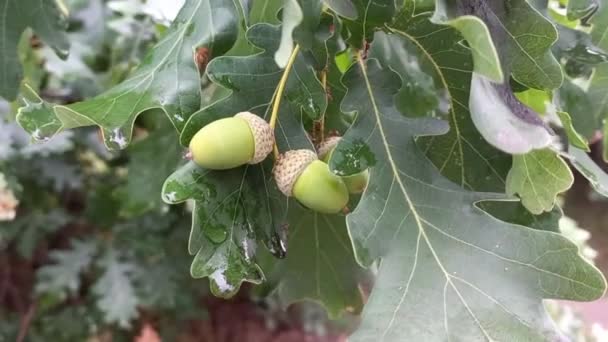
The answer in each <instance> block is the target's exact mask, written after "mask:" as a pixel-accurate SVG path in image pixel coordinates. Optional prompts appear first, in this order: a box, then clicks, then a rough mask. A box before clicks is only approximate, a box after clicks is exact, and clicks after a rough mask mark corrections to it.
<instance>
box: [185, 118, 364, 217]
mask: <svg viewBox="0 0 608 342" xmlns="http://www.w3.org/2000/svg"><path fill="white" fill-rule="evenodd" d="M339 141H340V138H339V137H332V138H329V139H327V140H326V141H324V142H323V143H322V144H321V145H320V146H319V148H318V154H317V153H315V152H314V151H312V150H307V149H301V150H291V151H287V152H285V153H283V154H281V156H280V157H279V159H278V160H277V161H276V163H275V166H274V169H273V174H274V178H275V181H276V182H277V186H278V188H279V190H280V191H281V192H282V193H283V194H285V195H286V196H293V197H295V198H296V199H297V200H298V201H299V202H300V203H302V204H303V205H304V206H306V207H308V208H310V209H312V210H315V211H318V212H321V213H328V214H333V213H338V212H340V211H341V210H342V209H343V208H345V207H346V204H347V203H348V197H349V193H361V192H362V191H363V189H365V186H366V185H367V179H368V172H367V171H363V172H361V173H359V174H356V175H352V176H347V177H340V176H337V175H336V174H334V173H332V172H331V171H330V170H329V166H328V165H327V161H329V158H330V157H331V154H332V152H333V150H334V149H335V147H336V145H337V144H338V142H339ZM273 146H274V132H273V130H272V128H271V127H270V125H269V124H268V123H267V122H266V121H265V120H263V119H262V118H260V117H259V116H257V115H255V114H252V113H249V112H241V113H238V114H236V115H235V116H233V117H230V118H225V119H220V120H217V121H214V122H212V123H210V124H208V125H206V126H204V127H203V128H201V129H200V130H199V131H198V132H197V133H196V134H195V135H194V137H193V138H192V140H191V141H190V152H191V154H192V160H193V161H194V162H195V163H196V164H198V165H199V166H202V167H204V168H207V169H211V170H226V169H232V168H235V167H238V166H241V165H244V164H257V163H260V162H262V161H263V160H264V159H266V157H267V156H268V155H269V154H270V153H271V152H272V150H273ZM319 158H321V160H319Z"/></svg>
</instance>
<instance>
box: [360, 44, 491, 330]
mask: <svg viewBox="0 0 608 342" xmlns="http://www.w3.org/2000/svg"><path fill="white" fill-rule="evenodd" d="M357 62H358V64H359V67H360V69H361V73H362V75H363V79H364V80H365V86H366V88H367V93H368V96H369V98H370V102H371V104H372V107H373V112H374V116H375V117H376V122H377V127H378V131H379V133H380V137H381V139H382V143H383V146H384V150H385V152H386V156H387V159H388V162H389V164H390V167H391V170H392V171H393V179H394V180H396V181H397V184H398V185H399V188H400V189H401V192H402V193H403V197H404V199H405V201H406V202H407V205H408V207H409V208H410V212H411V213H412V214H413V215H414V220H415V222H416V225H417V226H418V230H419V233H420V235H421V236H422V238H423V239H424V241H425V243H426V244H427V246H428V248H429V250H430V251H431V254H432V255H433V258H434V259H435V261H436V262H437V265H438V266H439V268H440V269H441V271H442V272H443V274H444V276H445V278H446V282H447V283H449V284H450V286H451V287H452V289H453V290H454V292H456V294H457V295H458V297H459V299H460V301H461V303H462V304H463V305H464V307H465V308H466V309H467V311H468V312H469V315H470V316H471V318H472V319H473V320H474V321H475V323H476V324H477V326H478V327H479V329H480V330H481V332H482V333H483V334H484V336H485V337H486V338H487V339H488V340H492V338H491V337H490V335H489V334H488V333H487V332H486V330H485V328H484V327H483V326H482V325H481V322H480V321H479V320H478V319H477V317H476V316H475V314H474V313H473V311H472V310H471V308H470V307H469V305H468V303H467V302H466V301H465V300H464V298H463V297H462V294H461V293H460V291H459V290H458V288H457V287H456V286H455V285H454V283H453V282H452V279H451V277H450V275H449V273H448V272H447V270H446V269H445V267H444V266H443V264H442V262H441V260H440V259H439V256H438V255H437V252H435V249H434V248H433V245H432V244H431V242H430V239H429V237H428V236H427V234H426V231H425V229H424V227H423V225H422V218H421V217H420V214H419V213H418V212H417V211H416V208H415V206H414V203H413V202H412V200H411V198H410V196H409V194H408V192H407V190H406V189H405V185H404V184H403V181H402V180H401V177H399V168H398V167H397V164H396V163H395V161H394V160H393V155H392V153H391V151H390V149H389V143H388V139H387V137H386V134H385V132H384V127H383V125H382V119H381V118H380V110H379V108H378V105H377V104H376V99H375V97H374V92H373V90H372V86H371V84H370V82H369V77H368V75H367V69H366V66H365V62H364V61H363V59H362V57H361V55H360V54H359V55H358V56H357ZM412 272H413V270H412ZM410 276H411V277H413V276H412V275H410ZM444 300H445V298H444ZM401 304H402V303H400V304H399V305H398V306H397V308H396V309H395V312H394V315H396V313H397V311H399V309H400V307H401ZM393 323H394V317H393V319H392V320H391V321H390V322H389V325H388V326H387V327H386V329H385V331H384V333H383V337H382V340H384V339H385V337H386V335H387V334H388V331H389V330H390V329H391V328H392V325H393Z"/></svg>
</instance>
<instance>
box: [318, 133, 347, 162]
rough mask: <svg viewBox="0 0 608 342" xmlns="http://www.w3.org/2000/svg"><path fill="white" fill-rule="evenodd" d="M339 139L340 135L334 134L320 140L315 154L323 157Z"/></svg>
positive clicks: (336, 144)
mask: <svg viewBox="0 0 608 342" xmlns="http://www.w3.org/2000/svg"><path fill="white" fill-rule="evenodd" d="M340 139H342V137H339V136H337V135H335V136H333V137H329V138H327V139H325V140H324V141H323V142H321V143H320V144H319V146H317V154H318V155H319V158H325V155H326V154H328V153H329V152H330V151H331V150H333V149H334V148H335V147H336V146H338V143H339V142H340Z"/></svg>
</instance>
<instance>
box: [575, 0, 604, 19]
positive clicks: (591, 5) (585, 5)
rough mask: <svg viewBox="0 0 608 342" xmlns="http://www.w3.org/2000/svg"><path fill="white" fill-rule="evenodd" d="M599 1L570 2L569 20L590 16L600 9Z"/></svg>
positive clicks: (582, 0)
mask: <svg viewBox="0 0 608 342" xmlns="http://www.w3.org/2000/svg"><path fill="white" fill-rule="evenodd" d="M598 1H599V0H568V7H567V15H568V20H577V19H581V18H584V17H586V16H588V15H589V14H591V13H593V12H594V11H595V10H597V8H598V7H599V4H598Z"/></svg>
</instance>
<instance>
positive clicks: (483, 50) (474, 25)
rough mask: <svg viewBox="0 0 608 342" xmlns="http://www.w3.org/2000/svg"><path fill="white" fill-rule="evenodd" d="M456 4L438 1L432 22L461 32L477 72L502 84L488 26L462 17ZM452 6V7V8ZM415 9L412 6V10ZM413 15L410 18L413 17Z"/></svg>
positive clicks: (501, 73) (499, 68) (464, 16)
mask: <svg viewBox="0 0 608 342" xmlns="http://www.w3.org/2000/svg"><path fill="white" fill-rule="evenodd" d="M455 4H456V3H450V2H446V1H441V0H439V1H436V7H435V14H434V15H433V18H432V21H433V22H435V23H437V24H443V25H450V26H452V27H454V28H455V29H457V30H458V31H460V33H461V34H462V36H463V37H464V39H466V40H467V43H468V46H469V48H470V49H471V53H472V54H473V61H474V65H475V69H474V70H475V72H476V73H478V74H480V75H483V76H485V77H487V78H489V79H490V80H492V81H494V82H497V83H502V82H504V74H503V72H502V67H501V66H500V59H499V58H498V52H497V51H496V47H494V42H493V41H492V37H491V36H490V31H489V30H488V27H487V26H486V24H485V23H484V22H483V21H482V20H481V19H479V18H478V17H476V16H473V15H461V14H460V13H458V10H457V9H456V8H455V7H456V6H455ZM450 5H451V6H450ZM414 9H415V7H414V6H412V10H414ZM413 15H414V13H411V14H410V16H413Z"/></svg>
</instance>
